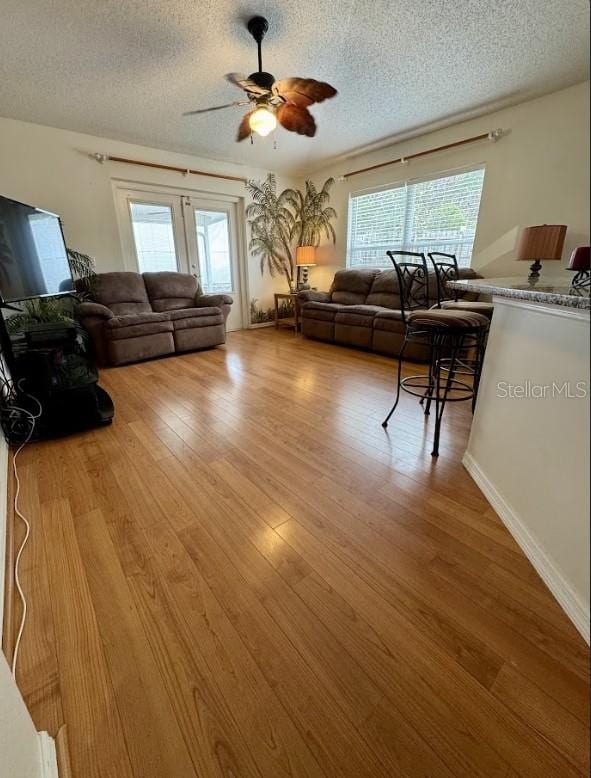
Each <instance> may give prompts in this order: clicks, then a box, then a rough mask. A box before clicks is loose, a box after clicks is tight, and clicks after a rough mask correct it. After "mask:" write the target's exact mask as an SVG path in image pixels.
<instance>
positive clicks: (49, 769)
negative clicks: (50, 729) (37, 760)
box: [37, 732, 59, 778]
mask: <svg viewBox="0 0 591 778" xmlns="http://www.w3.org/2000/svg"><path fill="white" fill-rule="evenodd" d="M37 735H38V736H39V752H40V754H41V778H59V773H58V769H57V753H56V750H55V741H54V739H53V738H52V737H51V736H50V735H49V734H48V733H47V732H38V733H37Z"/></svg>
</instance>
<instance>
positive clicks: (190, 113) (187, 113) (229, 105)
mask: <svg viewBox="0 0 591 778" xmlns="http://www.w3.org/2000/svg"><path fill="white" fill-rule="evenodd" d="M249 103H250V100H235V101H234V102H233V103H226V104H225V105H214V106H213V107H212V108H200V109H199V110H197V111H185V113H184V114H183V116H195V115H196V114H198V113H209V112H210V111H221V110H222V108H233V107H234V106H236V105H248V104H249Z"/></svg>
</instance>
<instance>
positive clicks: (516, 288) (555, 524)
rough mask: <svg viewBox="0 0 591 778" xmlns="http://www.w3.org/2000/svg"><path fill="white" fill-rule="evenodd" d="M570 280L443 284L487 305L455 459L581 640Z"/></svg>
mask: <svg viewBox="0 0 591 778" xmlns="http://www.w3.org/2000/svg"><path fill="white" fill-rule="evenodd" d="M565 275H566V273H565ZM569 280H570V279H569V278H568V276H567V278H566V280H565V279H564V278H563V279H550V280H546V279H539V281H538V283H535V284H530V283H528V281H527V279H523V278H502V279H489V278H484V279H474V280H467V281H454V282H450V285H451V286H454V287H455V288H458V289H462V290H464V291H466V290H467V289H468V290H470V291H478V292H479V293H480V294H489V295H491V296H492V300H493V303H494V314H493V318H492V323H491V329H490V334H489V338H488V344H487V349H486V355H485V358H484V366H483V371H482V378H481V382H480V389H479V394H478V402H477V404H476V410H475V414H474V420H473V424H472V431H471V435H470V440H469V443H468V448H467V450H466V453H465V455H464V459H463V462H464V465H465V467H466V468H467V470H468V471H469V472H470V474H471V475H472V477H473V478H474V480H475V481H476V482H477V483H478V485H479V486H480V488H481V489H482V491H483V492H484V494H485V495H486V497H487V498H488V500H489V502H490V503H491V505H492V506H493V508H494V509H495V511H496V512H497V513H498V514H499V516H500V517H501V519H502V520H503V522H504V523H505V524H506V525H507V527H508V528H509V530H510V531H511V533H512V534H513V536H514V537H515V539H516V540H517V542H518V543H519V545H520V546H521V547H522V549H523V550H524V552H525V553H526V554H527V556H528V558H529V559H530V561H531V562H532V564H533V565H534V567H535V568H536V569H537V571H538V573H539V574H540V575H541V577H542V578H543V579H544V581H545V582H546V584H547V585H548V587H549V588H550V590H551V591H552V592H553V594H554V596H555V597H556V599H557V600H558V601H559V603H560V604H561V605H562V607H563V608H564V610H565V611H566V613H567V614H568V615H569V616H570V618H571V619H572V621H573V622H574V624H575V626H576V627H577V628H578V629H579V631H580V632H581V633H582V634H583V635H584V637H585V638H586V639H587V641H588V640H589V443H588V430H589V308H590V304H589V303H590V301H589V290H588V289H587V290H578V291H576V290H573V289H572V288H571V287H570V285H569V283H568V282H569ZM542 474H544V475H542Z"/></svg>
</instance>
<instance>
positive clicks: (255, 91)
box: [226, 73, 270, 97]
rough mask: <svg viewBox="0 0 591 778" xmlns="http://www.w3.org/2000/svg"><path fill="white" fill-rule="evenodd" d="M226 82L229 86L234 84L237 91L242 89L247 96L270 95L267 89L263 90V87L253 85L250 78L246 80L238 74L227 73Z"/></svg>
mask: <svg viewBox="0 0 591 778" xmlns="http://www.w3.org/2000/svg"><path fill="white" fill-rule="evenodd" d="M226 80H227V81H229V82H230V83H231V84H234V86H237V87H238V88H239V89H243V90H244V91H245V92H247V93H248V94H249V95H256V96H257V97H264V96H265V95H268V94H270V91H269V90H268V89H265V88H264V87H262V86H259V85H258V84H255V82H254V81H253V80H252V79H251V78H247V77H246V76H243V75H241V74H240V73H227V74H226Z"/></svg>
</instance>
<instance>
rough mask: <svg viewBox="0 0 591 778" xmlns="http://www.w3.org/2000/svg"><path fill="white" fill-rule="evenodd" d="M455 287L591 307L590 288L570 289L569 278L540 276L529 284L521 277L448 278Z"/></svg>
mask: <svg viewBox="0 0 591 778" xmlns="http://www.w3.org/2000/svg"><path fill="white" fill-rule="evenodd" d="M569 275H570V274H569ZM448 284H449V285H450V286H451V287H452V288H454V289H461V290H462V291H464V292H466V291H469V292H480V293H481V294H489V295H496V296H497V297H513V298H515V299H517V300H529V301H530V302H536V303H547V304H550V305H564V306H566V307H568V308H586V309H589V308H591V298H590V297H589V289H588V288H587V289H573V288H572V286H571V285H570V278H569V277H565V276H562V277H559V278H556V277H554V278H539V279H538V281H537V282H536V283H530V282H529V281H528V280H527V278H523V277H522V276H512V277H510V278H471V279H467V280H463V281H448Z"/></svg>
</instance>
